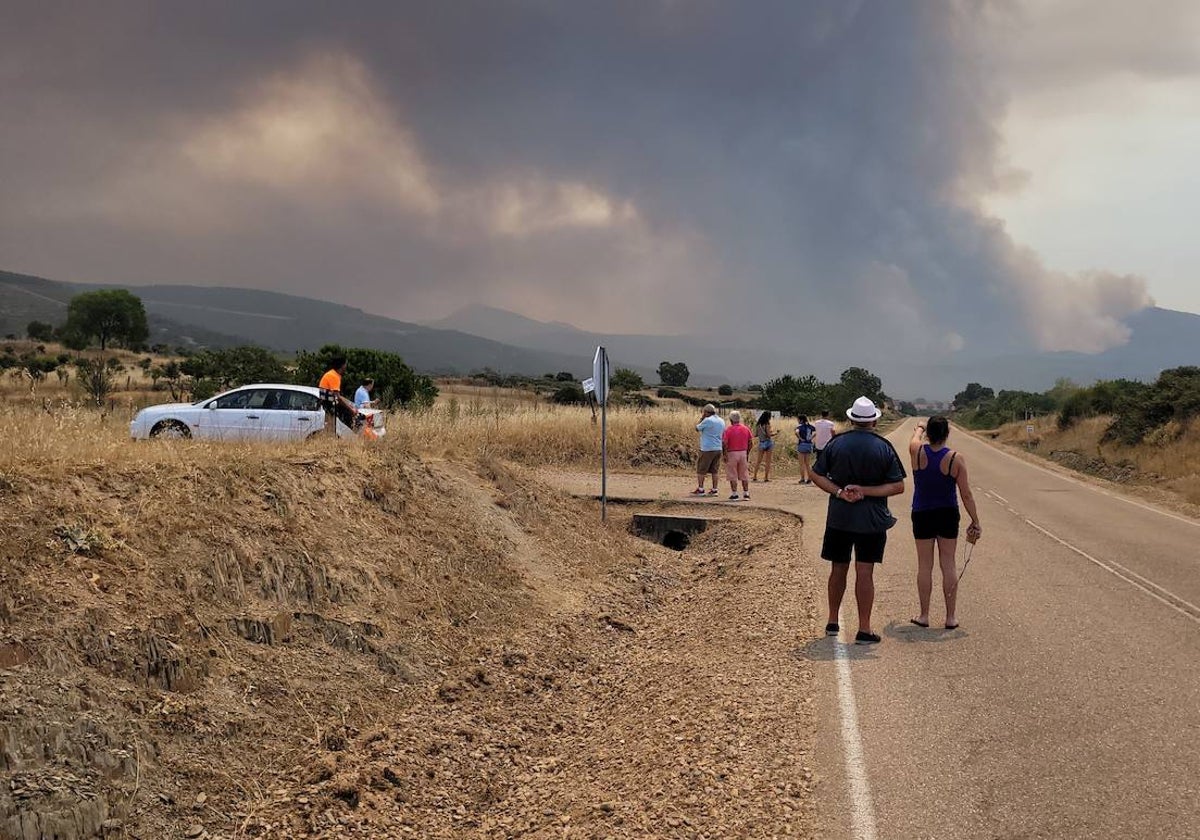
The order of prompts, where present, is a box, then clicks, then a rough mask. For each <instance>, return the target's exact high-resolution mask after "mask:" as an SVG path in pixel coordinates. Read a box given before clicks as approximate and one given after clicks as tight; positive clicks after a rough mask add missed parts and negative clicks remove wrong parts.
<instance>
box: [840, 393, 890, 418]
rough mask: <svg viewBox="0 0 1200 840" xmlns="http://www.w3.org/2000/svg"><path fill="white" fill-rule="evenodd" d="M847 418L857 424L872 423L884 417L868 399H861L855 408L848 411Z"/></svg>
mask: <svg viewBox="0 0 1200 840" xmlns="http://www.w3.org/2000/svg"><path fill="white" fill-rule="evenodd" d="M846 416H847V417H849V418H850V419H851V420H852V421H853V422H855V423H870V422H871V421H872V420H878V419H879V418H880V417H882V416H883V412H882V411H880V410H879V409H878V408H876V407H875V403H873V402H871V401H870V400H869V399H867V398H866V397H859V398H858V399H856V400H855V401H854V405H853V407H851V408H848V409H846Z"/></svg>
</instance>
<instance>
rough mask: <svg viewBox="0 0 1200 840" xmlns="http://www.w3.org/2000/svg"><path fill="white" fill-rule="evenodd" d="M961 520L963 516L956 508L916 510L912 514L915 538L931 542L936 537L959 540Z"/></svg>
mask: <svg viewBox="0 0 1200 840" xmlns="http://www.w3.org/2000/svg"><path fill="white" fill-rule="evenodd" d="M960 519H961V516H960V514H959V512H958V508H956V507H944V508H934V509H933V510H914V511H913V512H912V524H913V537H914V538H915V539H918V540H931V539H933V538H934V537H941V538H942V539H944V540H956V539H958V523H959V520H960Z"/></svg>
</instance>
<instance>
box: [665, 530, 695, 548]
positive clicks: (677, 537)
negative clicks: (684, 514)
mask: <svg viewBox="0 0 1200 840" xmlns="http://www.w3.org/2000/svg"><path fill="white" fill-rule="evenodd" d="M691 541H692V538H691V537H689V536H688V535H687V534H685V533H683V531H667V533H665V534H663V538H662V544H663V545H664V546H665V547H667V548H669V549H671V550H672V551H683V550H684V549H685V548H687V547H688V543H690V542H691Z"/></svg>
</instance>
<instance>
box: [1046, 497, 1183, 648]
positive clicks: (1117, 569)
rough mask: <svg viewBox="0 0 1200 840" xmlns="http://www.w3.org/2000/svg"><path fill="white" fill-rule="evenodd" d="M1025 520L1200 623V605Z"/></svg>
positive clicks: (1080, 554)
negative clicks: (1094, 555)
mask: <svg viewBox="0 0 1200 840" xmlns="http://www.w3.org/2000/svg"><path fill="white" fill-rule="evenodd" d="M1024 521H1025V524H1026V525H1029V526H1030V527H1031V528H1035V529H1037V530H1038V531H1041V532H1042V533H1043V534H1045V535H1046V536H1047V537H1049V538H1050V539H1052V540H1054V541H1055V542H1056V543H1059V544H1061V545H1063V546H1065V547H1066V548H1069V549H1070V550H1071V551H1074V552H1075V553H1076V554H1078V555H1079V556H1080V557H1083V558H1084V559H1086V560H1090V561H1091V562H1092V563H1095V564H1096V565H1097V566H1099V567H1100V568H1101V569H1104V571H1106V572H1108V573H1109V574H1111V575H1114V576H1116V577H1118V578H1120V579H1121V580H1123V581H1125V582H1126V583H1128V584H1129V585H1130V586H1134V587H1136V588H1138V589H1140V590H1142V591H1143V592H1145V593H1146V594H1147V595H1149V596H1150V597H1151V598H1153V599H1155V600H1156V601H1159V602H1161V603H1163V604H1166V605H1167V606H1168V607H1170V608H1171V609H1173V610H1175V612H1177V613H1179V614H1180V615H1183V616H1187V617H1188V618H1190V619H1191V620H1192V621H1194V622H1196V623H1197V624H1200V607H1198V606H1196V605H1195V604H1193V603H1192V602H1191V601H1188V600H1186V599H1184V598H1180V597H1179V596H1178V595H1176V594H1175V593H1174V592H1171V591H1170V590H1168V589H1164V588H1163V587H1161V586H1159V585H1158V584H1157V583H1155V582H1154V581H1152V580H1148V579H1147V578H1144V577H1142V576H1141V575H1139V574H1138V573H1137V572H1134V571H1130V570H1129V569H1127V568H1125V567H1124V566H1122V565H1121V564H1120V563H1117V562H1116V561H1113V560H1107V561H1106V560H1098V559H1096V558H1095V557H1093V556H1092V555H1090V554H1088V553H1087V552H1086V551H1084V550H1083V549H1081V548H1076V547H1075V546H1073V545H1071V544H1070V543H1069V542H1067V541H1066V540H1064V539H1063V538H1062V537H1058V536H1055V535H1054V534H1052V533H1050V532H1049V531H1047V530H1046V529H1045V528H1043V527H1042V526H1041V525H1039V524H1037V523H1036V522H1034V521H1033V520H1032V519H1024Z"/></svg>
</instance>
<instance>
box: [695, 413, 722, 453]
mask: <svg viewBox="0 0 1200 840" xmlns="http://www.w3.org/2000/svg"><path fill="white" fill-rule="evenodd" d="M696 431H698V432H699V433H700V451H701V452H720V451H721V435H722V434H724V432H725V421H724V420H722V419H721V418H720V417H718V416H717V415H715V414H710V415H708V416H707V417H705V418H704V419H703V420H701V421H700V422H699V423H697V424H696Z"/></svg>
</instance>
